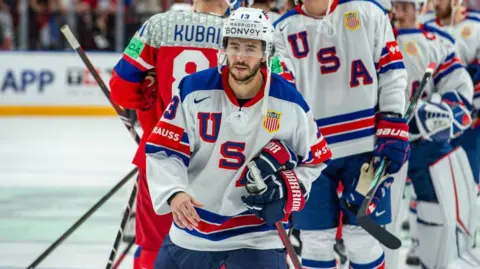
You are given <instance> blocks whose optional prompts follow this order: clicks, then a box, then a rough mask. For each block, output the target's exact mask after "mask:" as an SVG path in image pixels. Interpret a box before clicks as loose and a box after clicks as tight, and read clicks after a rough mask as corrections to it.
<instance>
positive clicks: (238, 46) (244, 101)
mask: <svg viewBox="0 0 480 269" xmlns="http://www.w3.org/2000/svg"><path fill="white" fill-rule="evenodd" d="M222 36H223V40H222V44H223V48H222V51H221V57H220V59H221V61H219V68H211V69H208V70H205V71H201V72H197V73H195V74H193V75H190V76H187V77H186V78H184V79H183V80H182V81H181V82H180V84H179V92H178V95H174V96H173V98H172V101H171V103H170V105H169V106H168V108H167V109H166V110H165V112H164V114H163V117H162V119H161V120H160V121H159V122H158V124H157V125H156V127H155V129H154V130H153V132H152V133H151V135H150V137H149V139H148V142H147V146H146V153H147V180H148V185H149V190H150V194H151V197H152V202H153V205H154V208H155V211H156V212H157V213H158V214H168V213H169V212H170V211H171V212H172V213H173V218H174V225H172V227H171V230H170V233H169V236H168V237H167V238H166V239H165V241H164V242H163V245H162V249H161V251H160V254H159V256H158V258H157V260H156V265H155V268H159V269H160V268H179V269H182V268H189V269H194V268H198V269H204V268H212V269H215V268H219V267H220V265H221V264H222V263H225V266H226V268H229V269H240V268H251V269H261V268H272V269H273V268H275V269H277V268H278V269H279V268H282V269H286V268H287V267H286V266H287V265H286V259H285V251H284V250H283V245H282V242H281V240H280V237H279V236H278V232H277V231H276V230H275V227H274V226H273V224H274V223H276V222H278V221H282V220H283V221H286V220H287V219H288V215H289V213H290V212H293V211H298V210H301V209H302V207H303V206H304V203H305V198H304V197H305V196H306V195H307V194H308V191H309V190H310V186H311V183H312V181H313V180H315V179H316V178H317V177H318V175H319V174H320V172H321V171H322V170H323V169H324V168H325V167H326V164H325V162H327V161H328V160H329V158H330V156H331V152H330V150H329V148H328V146H327V144H326V141H325V139H324V138H323V137H322V135H321V134H320V132H319V131H318V128H317V126H316V124H315V121H314V119H313V115H312V113H311V111H310V109H309V108H308V105H307V104H306V102H305V101H304V99H303V98H302V96H301V94H300V93H299V92H298V91H297V90H296V89H295V88H294V87H293V86H292V85H291V84H289V83H288V82H286V81H285V80H283V79H282V78H281V77H279V76H278V75H275V74H274V75H270V70H269V69H270V62H271V56H272V53H273V26H272V25H271V23H270V22H269V21H268V20H267V18H266V15H265V13H264V12H263V11H262V10H260V9H253V8H240V9H238V10H236V11H234V12H233V13H232V15H231V16H230V17H229V18H228V19H226V20H225V25H224V28H223V34H222ZM225 58H226V65H227V66H225V67H220V66H221V64H222V63H223V60H224V59H225ZM293 152H295V153H296V154H294V153H293ZM297 155H298V156H301V157H299V158H298V165H297ZM247 162H250V163H252V165H253V164H255V166H256V167H258V169H260V171H259V172H260V174H261V176H262V177H263V179H264V182H265V184H266V185H267V186H268V188H267V190H266V191H265V192H263V193H261V194H249V193H248V192H247V190H246V188H245V185H249V184H250V183H251V176H250V175H251V171H250V170H249V168H248V167H247ZM280 169H282V170H280Z"/></svg>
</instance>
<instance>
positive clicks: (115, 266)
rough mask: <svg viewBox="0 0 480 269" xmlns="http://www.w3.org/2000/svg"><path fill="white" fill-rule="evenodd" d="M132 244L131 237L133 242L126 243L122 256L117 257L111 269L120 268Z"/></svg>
mask: <svg viewBox="0 0 480 269" xmlns="http://www.w3.org/2000/svg"><path fill="white" fill-rule="evenodd" d="M134 244H135V237H133V240H132V241H131V242H130V243H128V245H127V247H125V249H124V250H123V252H122V254H121V255H120V256H119V257H118V260H117V261H116V262H115V264H114V265H113V269H117V268H118V267H119V266H120V264H122V262H123V260H124V259H125V257H126V256H127V254H128V252H129V251H130V249H131V248H132V247H133V245H134Z"/></svg>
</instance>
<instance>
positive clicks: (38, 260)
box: [27, 168, 138, 269]
mask: <svg viewBox="0 0 480 269" xmlns="http://www.w3.org/2000/svg"><path fill="white" fill-rule="evenodd" d="M137 171H138V168H134V169H132V171H130V173H128V174H127V175H126V176H125V177H124V178H123V179H122V180H120V182H118V183H117V185H115V186H114V187H113V188H112V189H110V191H108V192H107V194H105V195H104V196H103V197H102V198H101V199H100V200H99V201H98V202H97V203H96V204H94V205H93V206H92V208H90V210H88V211H87V212H86V213H85V214H84V215H83V216H82V217H81V218H80V219H79V220H77V222H75V223H74V224H73V225H72V226H70V228H68V230H67V231H66V232H64V233H63V234H62V235H61V236H60V237H59V238H58V239H57V240H56V241H55V242H53V243H52V244H51V245H50V246H49V247H48V248H47V249H46V250H45V251H44V252H43V253H42V254H40V256H38V258H36V259H35V260H34V261H33V262H32V264H30V265H29V266H28V267H27V269H33V268H36V267H37V266H38V265H39V264H40V263H41V262H42V261H43V260H44V259H45V258H46V257H47V256H48V255H50V253H51V252H52V251H53V250H55V249H56V248H57V247H58V245H60V244H61V243H62V242H63V241H65V239H67V238H68V237H69V236H70V235H71V234H72V233H73V232H74V231H75V230H76V229H77V228H78V227H79V226H80V225H82V223H84V222H85V221H86V220H87V219H88V218H89V217H90V216H91V215H92V214H93V213H95V211H97V209H99V208H100V207H101V206H102V205H103V204H104V203H105V202H106V201H107V200H108V199H110V197H112V196H113V195H114V194H115V193H116V192H117V191H118V190H119V189H120V188H121V187H123V185H125V183H127V181H128V180H129V179H130V178H131V177H133V176H134V175H135V173H137Z"/></svg>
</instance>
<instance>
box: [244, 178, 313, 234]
mask: <svg viewBox="0 0 480 269" xmlns="http://www.w3.org/2000/svg"><path fill="white" fill-rule="evenodd" d="M265 184H266V185H267V190H266V191H265V192H264V193H262V194H258V195H257V194H251V195H246V196H242V201H243V204H244V205H245V206H246V207H247V208H248V210H249V211H250V212H252V213H253V214H255V215H256V216H257V217H258V218H261V219H263V220H264V221H265V222H266V223H267V224H268V225H273V224H275V222H277V221H280V220H282V219H283V218H284V217H285V215H286V214H289V213H290V212H292V211H300V210H301V209H302V208H303V207H304V205H305V201H306V198H305V194H306V189H305V187H304V186H303V184H302V183H301V182H300V181H299V180H298V178H297V176H296V175H295V173H294V172H293V171H289V170H288V171H280V172H277V173H275V174H273V175H271V176H269V177H268V178H266V179H265Z"/></svg>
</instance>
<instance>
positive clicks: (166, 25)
mask: <svg viewBox="0 0 480 269" xmlns="http://www.w3.org/2000/svg"><path fill="white" fill-rule="evenodd" d="M226 9H227V3H226V2H225V1H224V0H197V2H196V11H197V12H180V11H168V12H166V13H162V14H157V15H154V16H153V17H151V18H150V19H149V20H148V21H146V22H145V23H144V24H143V25H142V27H141V28H140V29H139V30H138V31H137V32H136V34H135V36H134V37H133V38H132V39H131V40H130V43H129V44H128V46H127V48H126V49H125V52H124V54H123V56H122V59H121V60H120V61H119V62H118V64H117V65H116V66H115V68H114V70H113V76H112V79H111V80H110V88H111V91H112V93H111V96H112V99H113V100H114V101H115V102H116V103H117V104H119V105H121V106H123V107H126V108H131V109H135V110H136V111H137V114H138V118H139V121H140V124H141V127H142V128H143V136H142V140H141V142H140V145H139V148H138V151H137V153H136V155H135V159H134V161H133V163H134V164H135V165H137V166H138V167H139V171H140V173H139V193H138V196H137V212H136V225H135V226H136V244H137V245H138V246H139V249H138V251H137V255H136V257H139V258H137V259H136V260H135V268H142V269H143V268H147V269H150V268H153V263H154V261H155V258H156V256H157V253H158V251H159V249H160V246H161V244H162V242H163V239H164V238H165V236H166V235H167V234H168V230H169V229H170V225H171V222H172V217H171V216H170V215H162V216H158V215H157V214H156V213H155V211H154V210H153V207H152V204H151V199H150V194H149V192H148V186H147V182H146V179H145V169H146V164H145V151H144V148H145V143H146V139H147V138H148V135H149V134H150V132H151V131H152V129H153V127H154V126H155V124H156V123H157V122H158V120H159V119H160V117H161V115H162V113H163V110H164V109H165V107H166V105H168V103H169V102H170V100H171V98H172V91H173V90H174V89H176V88H177V87H178V83H179V82H180V80H181V79H182V78H183V77H184V76H186V75H188V74H190V73H193V72H195V71H200V70H203V69H206V68H210V67H214V66H216V65H217V48H218V47H219V42H220V34H221V27H222V25H223V19H222V18H221V17H220V16H222V15H223V14H224V13H225V11H226ZM215 14H216V15H215ZM155 69H156V70H159V71H160V72H157V75H156V77H155V72H154V71H155ZM147 73H148V74H147ZM152 74H153V75H152Z"/></svg>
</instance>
